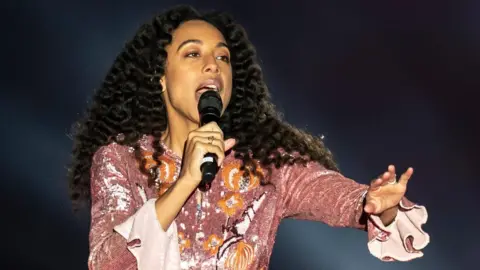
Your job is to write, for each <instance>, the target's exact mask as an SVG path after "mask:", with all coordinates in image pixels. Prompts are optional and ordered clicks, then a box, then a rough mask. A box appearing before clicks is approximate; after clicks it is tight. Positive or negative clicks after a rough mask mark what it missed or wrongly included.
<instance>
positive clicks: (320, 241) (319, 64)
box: [0, 0, 480, 270]
mask: <svg viewBox="0 0 480 270" xmlns="http://www.w3.org/2000/svg"><path fill="white" fill-rule="evenodd" d="M183 3H188V4H193V5H195V6H196V7H198V8H201V9H204V8H207V9H219V10H225V11H228V12H230V13H232V14H233V15H234V17H235V18H236V19H237V20H238V21H239V22H240V23H241V24H243V25H244V27H245V28H246V30H247V31H248V33H249V37H250V38H251V40H252V41H253V43H254V44H255V45H256V47H257V50H258V54H259V57H260V59H261V62H262V65H263V70H264V73H265V78H266V81H267V83H268V85H269V87H270V90H271V92H272V96H273V99H274V101H275V104H276V105H277V106H278V109H279V110H280V111H282V112H283V113H284V115H285V119H286V120H288V121H289V122H290V123H292V124H295V125H297V126H299V127H301V128H306V129H307V130H308V131H310V132H312V133H315V134H324V135H325V136H326V143H327V146H328V147H330V148H331V150H332V151H333V153H334V154H335V156H336V158H337V161H338V162H339V164H340V166H341V169H342V171H343V174H345V175H346V176H348V177H350V178H353V179H355V180H357V181H359V182H363V183H368V182H369V181H370V180H371V179H372V178H373V177H376V176H377V175H378V174H379V173H381V172H383V171H384V170H385V169H386V167H387V165H388V164H395V165H396V166H397V168H398V169H399V170H402V171H403V170H405V169H406V168H407V167H408V166H413V167H414V169H415V174H414V176H413V178H412V179H411V181H410V183H409V190H408V191H407V197H408V198H409V199H411V200H412V201H414V202H417V203H419V204H422V205H425V206H427V210H428V211H429V220H428V223H427V224H426V225H425V226H424V229H425V230H426V231H427V232H428V233H429V234H430V236H431V243H430V244H429V246H427V248H426V249H425V250H424V252H425V256H424V257H423V258H421V259H417V260H414V261H412V262H409V263H383V262H380V261H379V260H377V259H376V258H374V257H373V256H371V255H370V253H369V252H368V249H367V238H366V234H365V233H363V232H360V231H356V230H353V229H335V228H330V227H328V226H326V225H324V224H321V223H317V222H307V221H293V220H285V221H284V222H283V223H282V224H281V227H280V230H279V233H278V236H277V241H276V244H275V248H274V251H273V256H272V260H271V269H327V270H329V269H341V270H343V269H345V270H350V269H352V270H353V269H355V270H356V269H369V270H375V269H411V270H416V269H435V270H437V269H454V268H455V269H473V268H475V267H474V266H469V265H470V264H474V263H475V262H476V260H475V259H478V255H480V241H479V240H480V237H479V236H478V232H477V230H478V228H480V221H479V219H480V218H479V217H478V206H479V200H478V197H479V196H478V194H479V193H478V188H479V187H480V185H479V184H478V182H476V181H478V179H477V177H478V173H476V170H477V169H478V168H479V167H478V160H479V159H478V152H479V144H478V138H479V128H478V124H479V123H480V121H479V120H478V115H479V113H478V108H479V102H478V99H477V98H476V94H477V93H476V92H478V91H479V90H480V75H479V74H480V16H478V14H480V1H476V0H465V1H449V2H446V1H443V2H438V1H436V2H432V1H398V0H382V1H378V0H373V1H355V0H322V1H308V0H298V1H285V2H281V1H273V0H256V1H252V0H243V1H205V0H204V1H187V2H183ZM176 4H180V2H177V1H166V0H164V1H153V0H151V1H148V0H136V1H120V0H116V1H113V0H104V1H92V0H83V1H78V0H70V1H59V0H43V1H29V0H17V1H12V0H7V1H4V2H3V3H2V16H1V20H2V23H1V24H0V29H1V33H2V34H1V37H2V38H1V42H0V44H1V45H0V46H1V47H0V48H1V53H2V65H1V73H0V76H1V85H2V88H1V89H2V94H1V99H0V121H1V122H0V123H1V124H2V129H1V132H0V138H1V141H2V143H3V144H4V145H3V146H2V151H3V152H4V154H3V158H2V162H1V165H0V168H1V173H2V174H1V175H2V178H3V179H2V181H3V182H4V184H3V185H2V188H1V191H0V198H1V199H0V200H1V201H0V202H2V206H3V207H2V208H3V214H2V218H1V220H2V221H1V222H0V223H1V224H2V229H3V232H2V234H3V235H2V245H1V246H2V247H1V249H2V252H1V253H2V257H5V258H4V259H2V260H0V264H1V265H0V268H1V269H72V270H73V269H87V264H86V261H87V256H88V230H89V212H88V211H87V210H85V211H84V212H82V213H80V214H79V215H77V216H75V215H73V214H72V211H71V208H70V207H71V205H70V200H69V198H68V192H67V179H66V166H67V164H68V162H69V161H70V151H71V147H72V141H71V139H69V138H68V136H67V134H68V132H69V130H70V127H71V125H72V124H73V122H74V121H76V120H77V119H78V117H79V113H81V112H82V111H83V110H84V109H85V108H86V105H87V104H86V102H87V100H88V99H89V97H90V95H91V94H92V93H93V90H94V89H95V88H97V87H98V86H99V85H100V83H101V82H102V80H103V78H104V76H105V75H106V72H107V70H108V69H109V68H110V65H111V64H112V63H113V60H114V58H115V57H116V55H117V54H118V53H119V52H120V50H121V49H122V47H123V45H124V43H125V42H126V41H127V40H129V39H130V38H132V37H133V34H134V32H135V31H136V29H137V28H138V27H139V26H140V25H141V24H142V23H143V22H146V21H149V20H150V19H151V17H152V16H153V15H155V14H157V13H159V12H161V11H163V10H164V9H166V8H168V7H170V6H172V5H176ZM475 256H476V257H475ZM472 267H473V268H472Z"/></svg>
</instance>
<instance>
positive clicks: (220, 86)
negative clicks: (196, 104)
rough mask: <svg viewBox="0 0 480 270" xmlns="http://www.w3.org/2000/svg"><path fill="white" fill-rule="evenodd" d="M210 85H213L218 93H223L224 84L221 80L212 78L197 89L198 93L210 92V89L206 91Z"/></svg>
mask: <svg viewBox="0 0 480 270" xmlns="http://www.w3.org/2000/svg"><path fill="white" fill-rule="evenodd" d="M208 85H213V86H215V87H216V88H217V90H218V92H220V91H222V89H223V82H222V80H221V79H220V78H218V77H217V78H210V79H206V80H205V81H203V82H201V83H200V84H199V85H198V87H197V91H196V92H197V93H200V94H201V93H203V92H206V91H210V90H208V89H204V87H206V86H208Z"/></svg>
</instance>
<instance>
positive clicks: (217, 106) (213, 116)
mask: <svg viewBox="0 0 480 270" xmlns="http://www.w3.org/2000/svg"><path fill="white" fill-rule="evenodd" d="M222 108H223V104H222V99H221V98H220V95H219V94H218V93H217V91H213V90H210V91H206V92H204V93H202V95H201V96H200V99H199V101H198V113H199V115H200V125H202V126H203V125H205V124H208V123H210V122H216V123H218V121H219V120H220V114H221V112H222ZM200 170H201V171H202V181H201V182H200V184H199V185H198V188H199V190H200V191H204V192H205V191H208V190H209V189H210V187H211V183H212V181H213V179H215V175H216V174H217V170H218V166H217V155H215V154H213V153H207V154H206V155H205V156H204V158H203V160H202V165H200Z"/></svg>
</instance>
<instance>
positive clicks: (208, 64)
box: [203, 56, 220, 73]
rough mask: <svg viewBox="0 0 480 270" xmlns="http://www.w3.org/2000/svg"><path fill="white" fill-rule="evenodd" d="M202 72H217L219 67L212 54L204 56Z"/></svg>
mask: <svg viewBox="0 0 480 270" xmlns="http://www.w3.org/2000/svg"><path fill="white" fill-rule="evenodd" d="M203 72H206V73H219V72H220V67H219V66H218V63H217V60H216V59H215V57H214V56H212V57H206V59H205V66H204V67H203Z"/></svg>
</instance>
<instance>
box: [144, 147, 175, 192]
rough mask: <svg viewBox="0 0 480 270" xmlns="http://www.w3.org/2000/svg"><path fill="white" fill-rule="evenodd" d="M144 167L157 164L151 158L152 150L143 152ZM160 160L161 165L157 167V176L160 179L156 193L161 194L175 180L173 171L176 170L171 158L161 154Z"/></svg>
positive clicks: (149, 167) (147, 167)
mask: <svg viewBox="0 0 480 270" xmlns="http://www.w3.org/2000/svg"><path fill="white" fill-rule="evenodd" d="M144 158H145V161H146V162H145V169H147V170H149V169H151V168H152V167H153V166H155V165H157V162H156V161H155V160H154V159H153V153H152V152H145V155H144ZM159 159H160V161H161V162H162V164H161V166H160V167H159V168H158V169H159V170H158V172H159V174H158V177H159V179H160V188H159V191H158V195H162V194H163V193H164V192H165V191H167V189H168V188H169V187H170V186H171V185H172V183H173V182H175V172H176V169H177V168H176V164H175V162H174V161H173V160H171V159H169V158H167V157H165V156H161V157H160V158H159Z"/></svg>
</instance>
